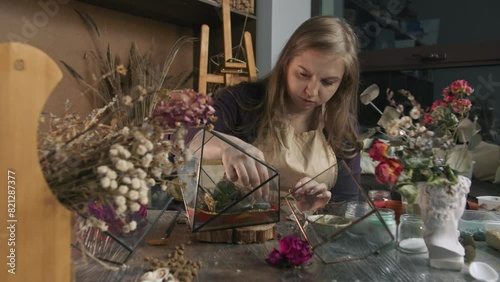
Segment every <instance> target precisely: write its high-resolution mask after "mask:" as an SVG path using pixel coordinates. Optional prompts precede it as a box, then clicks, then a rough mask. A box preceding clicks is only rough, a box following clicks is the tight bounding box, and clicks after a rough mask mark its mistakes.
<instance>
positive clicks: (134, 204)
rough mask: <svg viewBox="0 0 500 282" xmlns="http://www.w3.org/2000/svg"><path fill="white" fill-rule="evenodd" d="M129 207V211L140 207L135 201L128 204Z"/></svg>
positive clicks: (135, 210) (137, 209)
mask: <svg viewBox="0 0 500 282" xmlns="http://www.w3.org/2000/svg"><path fill="white" fill-rule="evenodd" d="M129 208H130V211H132V212H137V211H139V210H140V209H141V205H140V204H139V203H137V202H134V203H131V204H130V205H129Z"/></svg>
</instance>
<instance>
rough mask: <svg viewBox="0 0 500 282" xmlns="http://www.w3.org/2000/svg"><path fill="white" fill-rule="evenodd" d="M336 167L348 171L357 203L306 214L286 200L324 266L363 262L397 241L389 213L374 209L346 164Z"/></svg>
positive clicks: (392, 217)
mask: <svg viewBox="0 0 500 282" xmlns="http://www.w3.org/2000/svg"><path fill="white" fill-rule="evenodd" d="M338 165H339V166H340V169H339V171H342V170H345V171H347V172H348V173H349V175H350V176H351V177H352V178H353V180H354V182H355V183H356V186H357V187H358V189H359V191H360V199H359V201H357V202H351V203H340V204H339V203H330V204H328V205H327V206H326V207H325V208H324V209H321V210H320V211H318V212H316V213H315V214H313V215H306V214H303V213H300V212H298V211H297V210H296V208H295V207H294V205H295V204H294V203H293V200H291V199H289V198H288V197H285V202H286V203H287V205H288V207H289V208H290V210H291V212H292V214H293V218H294V220H295V222H296V223H297V225H298V227H299V230H300V233H301V235H302V236H303V237H304V239H305V240H307V242H308V243H309V245H310V246H311V249H312V250H313V251H314V253H315V254H316V255H317V256H318V257H319V258H320V259H321V261H323V263H325V264H331V263H337V262H343V261H351V260H358V259H364V258H366V257H368V256H370V255H373V254H377V253H379V252H381V251H383V250H384V248H385V247H387V246H389V245H391V244H393V242H395V238H396V237H395V233H396V223H395V220H394V214H393V213H391V212H392V211H391V210H382V209H377V208H376V207H375V205H374V204H373V201H372V200H371V199H370V198H369V197H368V194H367V191H365V189H363V187H362V186H361V185H360V184H359V182H358V181H357V180H356V179H355V177H354V174H353V173H352V171H351V170H350V169H349V167H348V166H347V164H346V163H345V162H344V161H343V160H342V161H341V162H340V163H339V164H338ZM299 188H300V187H299ZM297 189H298V188H297ZM329 207H335V208H329Z"/></svg>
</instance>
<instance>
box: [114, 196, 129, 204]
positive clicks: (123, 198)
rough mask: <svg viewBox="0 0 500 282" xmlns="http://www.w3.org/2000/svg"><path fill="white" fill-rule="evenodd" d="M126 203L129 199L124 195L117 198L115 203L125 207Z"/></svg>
mask: <svg viewBox="0 0 500 282" xmlns="http://www.w3.org/2000/svg"><path fill="white" fill-rule="evenodd" d="M126 202H127V199H126V198H125V197H124V196H122V195H118V196H116V198H115V203H116V204H117V205H124V204H125V203H126Z"/></svg>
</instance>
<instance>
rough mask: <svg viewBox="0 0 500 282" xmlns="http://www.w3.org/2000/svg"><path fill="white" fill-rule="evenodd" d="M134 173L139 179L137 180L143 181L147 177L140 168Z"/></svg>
mask: <svg viewBox="0 0 500 282" xmlns="http://www.w3.org/2000/svg"><path fill="white" fill-rule="evenodd" d="M136 172H137V177H139V179H144V178H146V176H148V174H147V173H146V172H144V170H142V169H140V168H138V169H137V170H136Z"/></svg>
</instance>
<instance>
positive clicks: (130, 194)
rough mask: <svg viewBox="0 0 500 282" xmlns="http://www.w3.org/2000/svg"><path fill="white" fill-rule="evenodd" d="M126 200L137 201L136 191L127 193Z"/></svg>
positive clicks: (137, 194) (137, 193)
mask: <svg viewBox="0 0 500 282" xmlns="http://www.w3.org/2000/svg"><path fill="white" fill-rule="evenodd" d="M128 198H129V199H130V200H132V201H136V200H138V199H139V192H137V191H136V190H130V191H129V192H128Z"/></svg>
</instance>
